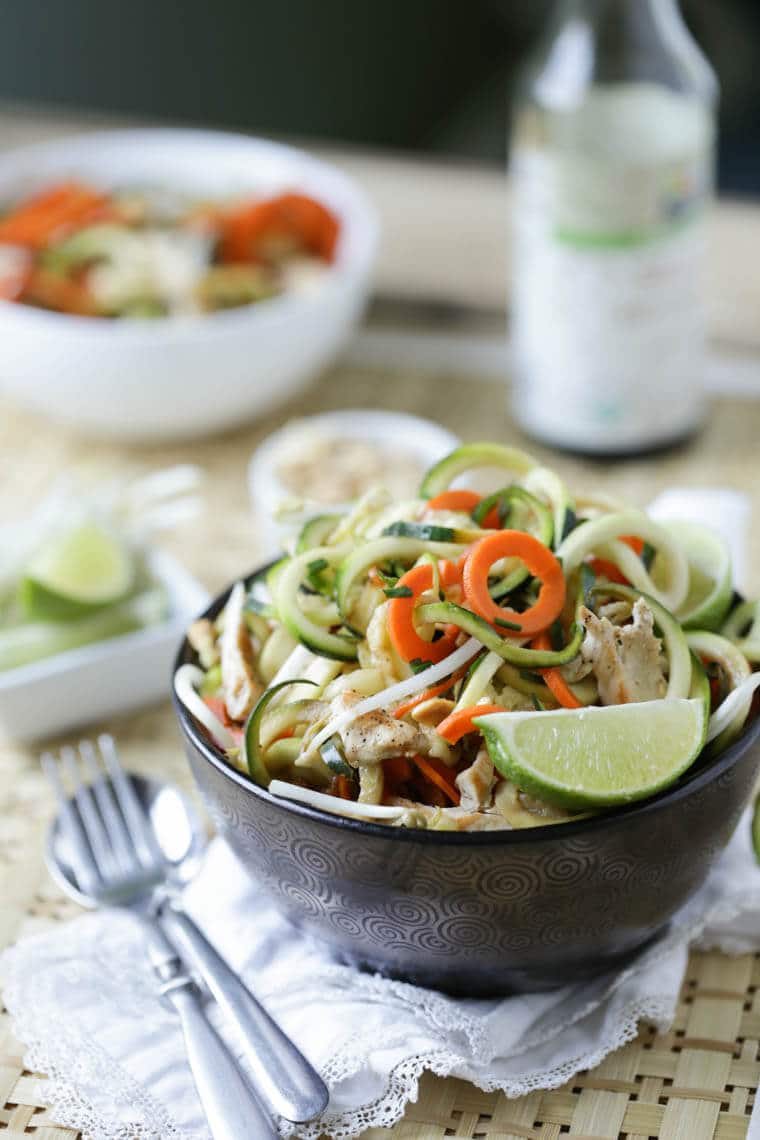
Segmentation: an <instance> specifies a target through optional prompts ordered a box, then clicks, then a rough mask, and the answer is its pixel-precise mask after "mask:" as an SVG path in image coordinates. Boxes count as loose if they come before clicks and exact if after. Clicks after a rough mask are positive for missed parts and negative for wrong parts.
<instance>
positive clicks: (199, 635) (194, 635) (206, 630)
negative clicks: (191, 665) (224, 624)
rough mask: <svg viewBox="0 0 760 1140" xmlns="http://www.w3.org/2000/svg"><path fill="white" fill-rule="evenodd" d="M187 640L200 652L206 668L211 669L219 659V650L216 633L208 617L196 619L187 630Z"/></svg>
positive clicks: (202, 662) (202, 664)
mask: <svg viewBox="0 0 760 1140" xmlns="http://www.w3.org/2000/svg"><path fill="white" fill-rule="evenodd" d="M187 640H188V641H189V642H190V644H191V645H192V647H193V649H194V650H195V652H196V653H197V654H198V660H199V661H200V663H201V666H202V667H203V668H204V669H210V668H211V667H212V666H213V665H216V664H217V663H218V661H219V650H218V649H217V647H216V634H215V633H214V627H213V625H212V624H211V622H210V621H209V620H208V618H199V619H198V621H194V622H193V624H192V625H191V626H190V628H189V630H188V631H187Z"/></svg>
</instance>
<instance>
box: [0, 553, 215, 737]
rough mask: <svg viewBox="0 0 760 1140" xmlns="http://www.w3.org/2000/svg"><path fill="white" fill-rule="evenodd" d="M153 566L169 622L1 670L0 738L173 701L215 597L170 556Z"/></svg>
mask: <svg viewBox="0 0 760 1140" xmlns="http://www.w3.org/2000/svg"><path fill="white" fill-rule="evenodd" d="M149 565H150V567H151V569H152V572H153V574H154V576H155V577H156V579H157V580H158V581H160V582H163V583H164V585H165V586H166V588H167V591H168V594H169V606H170V610H169V617H168V618H167V620H166V621H164V622H162V623H161V624H159V625H154V626H150V627H149V628H147V629H141V630H138V631H137V632H135V633H127V634H123V635H122V636H121V637H112V638H109V639H108V640H107V641H98V642H94V643H93V644H92V645H84V646H81V647H80V648H79V649H70V650H67V651H66V652H65V653H57V654H56V655H55V656H53V657H46V658H45V659H44V660H42V661H35V662H33V663H32V664H30V665H21V666H19V668H17V669H7V670H4V671H3V672H0V733H5V735H6V736H8V737H9V738H10V739H12V740H17V741H20V742H27V743H28V742H32V741H36V740H42V739H44V738H45V737H49V736H52V735H54V734H56V735H57V734H63V733H66V732H70V731H71V730H72V729H75V728H79V727H80V726H84V725H85V724H88V723H90V722H92V721H97V720H104V719H106V718H107V717H110V716H116V715H117V714H119V713H125V712H130V711H131V710H133V709H138V708H141V707H143V706H144V705H149V704H151V703H153V702H156V701H159V700H161V699H163V698H166V697H168V695H169V691H170V685H171V668H172V663H173V661H174V657H175V655H176V653H177V649H178V647H179V645H180V642H181V640H182V637H183V636H184V634H185V631H186V629H187V627H188V625H189V623H190V622H191V621H192V619H193V618H195V617H197V615H198V614H199V613H200V612H201V611H202V610H203V609H204V608H205V606H206V605H207V604H208V600H209V595H208V593H207V592H206V590H204V588H203V587H202V586H201V585H200V583H199V582H197V581H196V580H195V578H193V577H192V576H191V575H190V574H188V572H187V571H186V570H185V569H184V568H183V567H182V566H180V565H179V563H178V562H176V561H175V560H174V559H173V558H170V557H169V556H168V555H166V554H164V553H162V552H158V551H154V552H153V553H152V554H151V555H150V557H149Z"/></svg>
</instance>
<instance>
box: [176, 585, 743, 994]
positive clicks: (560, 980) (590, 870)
mask: <svg viewBox="0 0 760 1140" xmlns="http://www.w3.org/2000/svg"><path fill="white" fill-rule="evenodd" d="M226 598H227V594H226V593H225V594H223V595H222V596H221V597H220V598H218V599H217V600H216V601H215V602H214V603H213V604H212V605H211V607H210V608H209V610H208V611H207V616H214V615H215V614H216V613H217V612H218V611H219V610H220V609H221V608H222V606H223V605H224V603H225V601H226ZM193 659H194V657H193V652H192V650H191V648H190V646H189V645H188V644H187V643H186V642H185V643H184V644H183V646H182V648H181V650H180V654H179V657H178V660H177V666H179V665H181V664H183V663H185V662H187V661H192V660H193ZM175 705H176V708H177V715H178V717H179V722H180V726H181V728H182V732H183V735H184V739H185V747H186V750H187V755H188V757H189V760H190V766H191V768H192V770H193V775H194V776H195V779H196V782H197V784H198V787H199V788H200V791H201V794H202V796H203V799H204V800H205V803H206V806H207V807H208V810H209V812H210V814H211V816H212V818H213V820H214V823H215V824H216V826H217V828H218V830H219V831H220V832H221V834H222V835H224V836H225V838H226V839H227V840H228V842H229V844H230V846H231V847H232V849H233V851H234V852H235V853H236V855H237V856H238V858H239V859H240V861H241V862H242V863H243V865H244V866H245V867H247V868H248V869H249V870H250V872H251V875H252V876H253V877H255V878H256V880H257V881H259V882H261V883H264V884H265V885H266V886H267V888H268V889H269V890H270V891H271V892H272V895H273V896H274V898H275V900H276V902H277V905H278V906H279V907H280V908H281V909H282V911H283V912H284V913H285V914H286V915H287V916H288V917H289V918H290V919H292V920H293V922H295V923H297V924H299V925H300V926H301V927H303V929H305V930H307V931H308V932H309V933H311V934H313V935H316V936H317V937H318V938H320V939H322V940H323V941H324V942H327V943H328V944H329V945H330V946H331V947H332V949H333V950H334V952H335V954H336V956H337V957H338V958H340V959H341V960H343V961H346V962H350V963H352V964H355V965H359V966H362V967H366V968H369V969H372V970H378V971H380V972H381V973H383V974H387V975H390V976H392V977H396V978H403V979H405V980H407V981H410V982H416V983H418V984H420V985H425V986H433V987H436V988H438V989H441V990H445V991H448V992H449V993H461V994H467V995H468V996H470V997H474V996H486V995H495V994H503V993H507V992H510V991H520V990H522V991H525V990H536V989H545V988H549V987H553V986H558V985H564V984H566V983H568V982H571V981H576V980H580V979H583V978H586V977H589V976H591V975H593V974H595V973H598V972H600V971H603V970H607V969H610V968H612V967H613V966H616V965H618V964H620V963H621V962H623V961H624V960H625V959H626V957H628V956H630V955H631V954H633V953H634V952H635V951H636V950H637V949H638V948H639V947H641V946H642V945H644V943H646V942H648V941H649V940H650V939H651V938H653V937H654V936H655V935H656V934H657V933H658V932H660V931H662V930H663V928H664V927H665V926H666V925H667V923H668V921H669V920H670V918H671V917H672V916H673V914H674V913H675V912H676V911H677V910H678V908H679V907H680V906H681V905H682V904H683V903H684V902H686V900H687V899H688V898H689V896H690V895H692V894H693V893H694V891H696V890H697V888H698V887H699V886H700V885H701V884H702V882H703V881H704V879H705V877H706V875H707V873H708V871H709V870H710V868H711V866H712V864H713V863H714V862H715V860H716V858H717V857H718V855H719V854H720V852H721V851H722V850H723V848H724V847H725V846H726V844H727V842H728V840H729V839H730V837H731V835H732V833H733V831H734V829H735V827H736V824H737V822H738V820H739V817H740V815H741V813H742V810H743V808H744V807H745V805H746V803H747V801H748V799H749V797H750V795H751V791H752V787H753V784H754V780H755V775H756V771H757V767H758V762H759V761H760V744H759V740H760V717H756V718H755V720H754V722H753V723H752V724H751V725H750V726H749V727H748V728H747V729H746V730H745V732H744V733H743V734H742V736H741V737H740V738H739V739H738V740H737V741H736V742H735V743H734V744H733V745H731V747H730V748H728V749H727V750H726V751H725V752H724V753H723V754H722V755H721V756H719V757H718V758H717V759H713V760H707V761H702V762H699V761H698V762H697V763H696V764H695V765H694V767H693V768H691V770H690V771H689V772H688V773H687V774H686V776H684V777H683V778H682V779H681V780H679V782H678V783H677V784H675V785H674V786H673V787H672V788H670V789H668V790H667V791H665V792H662V793H661V794H659V795H657V796H653V797H652V798H651V799H649V800H646V801H643V802H641V803H638V804H634V805H632V806H630V807H626V808H620V809H618V810H615V811H611V812H608V813H607V814H606V815H602V816H596V817H595V818H592V819H587V820H581V821H578V822H575V823H566V824H559V825H555V826H552V827H539V828H534V829H531V830H525V831H486V832H475V833H466V832H465V833H458V832H446V831H415V830H404V829H400V828H390V827H388V826H385V825H382V824H370V823H362V822H358V821H355V820H349V819H345V818H341V817H340V816H334V815H328V814H327V813H325V812H322V811H319V810H317V809H314V808H310V807H306V806H303V805H301V804H296V803H292V802H289V801H287V800H282V799H277V798H275V797H274V796H271V795H269V793H268V792H266V791H264V790H263V789H262V788H259V787H257V786H256V785H254V784H252V783H251V782H250V781H249V780H247V779H246V778H245V777H244V776H242V775H241V774H240V773H239V772H237V771H236V770H235V769H233V768H231V767H230V766H229V764H227V762H226V761H225V759H224V756H223V754H222V753H221V752H220V751H219V749H217V748H215V747H214V746H213V745H212V744H211V743H210V742H209V740H208V738H207V737H206V735H205V733H204V731H203V730H202V729H201V728H199V726H198V725H197V724H196V723H195V721H194V720H193V718H192V717H191V716H189V715H188V713H187V712H186V710H185V709H184V707H183V706H181V705H180V704H179V703H178V702H177V701H176V698H175Z"/></svg>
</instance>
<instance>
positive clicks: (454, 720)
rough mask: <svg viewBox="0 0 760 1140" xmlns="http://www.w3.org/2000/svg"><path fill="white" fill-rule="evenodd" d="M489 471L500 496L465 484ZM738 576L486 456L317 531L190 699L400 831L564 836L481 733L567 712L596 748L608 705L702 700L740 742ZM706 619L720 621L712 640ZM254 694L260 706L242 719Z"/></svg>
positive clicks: (306, 778)
mask: <svg viewBox="0 0 760 1140" xmlns="http://www.w3.org/2000/svg"><path fill="white" fill-rule="evenodd" d="M484 468H491V469H493V468H497V469H498V470H499V471H500V473H501V478H500V482H501V483H502V485H501V487H500V488H499V490H497V491H495V492H493V493H491V494H490V495H486V496H483V495H481V494H479V493H478V492H476V491H474V490H471V489H470V488H468V487H462V486H452V484H455V483H456V482H457V481H458V480H460V479H462V478H465V479H467V480H469V479H471V478H472V476H473V474H474V473H477V472H478V471H479V470H480V469H484ZM505 473H506V474H505ZM492 485H493V484H492ZM497 486H499V484H497ZM730 581H731V578H730V559H729V557H728V553H727V551H726V549H725V546H724V545H723V544H722V543H721V542H720V540H719V539H718V538H717V537H716V536H714V535H712V534H711V532H707V531H704V530H702V529H701V528H699V527H695V526H694V525H693V524H683V525H682V526H681V525H679V524H674V525H673V526H670V525H668V526H665V525H663V524H661V523H658V522H655V521H654V520H653V519H651V518H650V517H649V516H648V515H647V514H646V513H645V512H644V511H641V510H635V509H632V508H630V507H626V506H624V505H620V504H619V503H618V502H617V501H612V500H608V499H606V498H605V497H604V496H602V495H598V494H595V495H593V496H588V495H586V496H572V495H571V494H570V492H569V491H568V489H567V488H566V487H565V485H564V483H563V482H562V480H561V479H560V478H559V477H558V476H557V475H556V474H555V473H554V472H553V471H551V470H550V469H549V468H547V467H543V466H540V465H539V464H538V463H537V462H536V461H535V460H534V459H532V457H531V456H529V455H527V454H526V453H525V452H521V451H518V450H516V449H514V448H505V447H501V446H500V445H497V444H467V445H465V446H464V447H462V448H459V449H457V451H455V452H454V453H453V454H452V455H450V456H448V457H447V458H446V459H444V460H442V461H441V462H440V463H438V464H436V466H435V467H434V468H432V470H431V471H430V472H429V473H428V474H427V475H426V477H425V479H424V480H423V483H422V486H421V488H420V494H419V497H418V498H417V499H410V500H406V501H404V502H400V503H394V502H393V501H392V500H391V499H390V497H389V496H388V495H387V493H385V492H383V491H382V490H373V491H371V492H369V493H368V494H366V495H365V496H363V498H362V499H361V500H360V501H359V502H357V503H356V504H355V505H354V506H353V507H351V508H350V509H348V510H346V511H345V512H344V513H343V514H337V513H331V514H324V515H319V516H315V517H313V518H311V519H307V521H306V522H305V523H304V524H303V525H302V528H301V531H300V534H299V536H298V538H297V540H296V542H295V547H294V550H293V553H292V554H290V555H288V556H286V557H284V558H282V559H280V560H279V561H278V562H277V563H276V564H275V565H274V566H272V567H271V568H269V569H268V570H266V571H263V572H261V573H259V574H258V575H256V576H255V577H254V578H253V579H252V580H251V581H250V582H249V583H248V584H247V589H248V594H247V603H246V609H245V611H244V617H245V621H244V622H243V624H242V626H241V627H240V628H235V626H234V621H235V614H236V613H239V605H238V608H237V610H236V609H234V608H232V607H231V608H230V609H229V610H226V611H223V613H222V614H221V616H220V618H219V619H217V620H216V622H215V623H209V628H208V629H207V630H205V638H204V644H205V645H206V647H207V648H208V644H209V634H210V636H211V641H212V649H213V650H214V652H212V654H211V655H210V656H209V661H211V660H212V658H214V660H213V663H212V664H210V665H209V668H208V670H206V671H204V670H201V669H200V668H198V667H196V666H195V665H185V666H183V667H182V668H181V669H180V670H179V671H178V673H177V676H176V678H175V688H176V691H177V694H178V696H179V698H180V700H181V701H182V702H183V703H184V704H185V706H186V708H187V710H188V712H189V713H190V715H191V716H192V717H193V718H194V719H195V720H196V721H198V723H199V724H200V725H201V727H202V729H203V730H204V731H205V732H206V733H207V735H208V736H209V738H210V739H211V741H212V742H213V743H214V744H215V745H216V746H217V747H219V748H221V749H222V750H223V751H224V752H226V755H227V756H228V758H229V760H230V762H231V763H234V764H235V765H236V766H237V767H238V768H240V769H241V770H245V771H248V772H249V773H250V775H251V778H252V779H253V780H254V781H255V782H257V783H259V784H261V785H263V786H270V789H271V790H273V791H275V792H276V794H278V795H284V796H289V797H290V798H293V799H297V800H299V801H301V802H303V803H307V804H310V805H311V806H312V807H317V808H320V809H323V810H328V811H332V812H337V813H338V814H344V815H349V816H353V817H355V818H362V819H369V820H382V821H385V822H387V823H389V824H391V825H394V826H399V825H401V826H409V827H429V828H432V829H436V830H440V829H443V830H447V829H448V830H458V829H470V828H480V827H493V826H503V827H524V826H544V825H546V824H549V823H551V824H552V825H556V824H559V823H561V822H563V821H565V820H566V819H568V818H570V817H569V815H568V813H567V812H566V811H563V810H560V809H559V808H558V807H557V805H556V803H554V801H552V802H549V800H550V799H551V795H550V792H548V791H547V792H545V794H546V796H547V797H548V799H547V802H543V801H542V799H541V797H540V796H538V797H537V796H536V795H535V794H534V795H532V796H529V795H527V794H524V789H521V788H520V787H519V786H517V785H515V783H514V781H513V777H512V776H511V775H510V777H509V779H507V778H506V777H505V775H504V774H503V771H504V767H505V765H506V762H505V764H504V765H501V767H500V764H501V761H499V762H498V763H496V767H494V761H496V759H497V758H496V756H495V755H494V756H493V757H492V754H491V751H490V738H488V737H487V735H486V734H485V733H484V731H483V729H482V724H481V722H484V723H487V720H488V717H489V716H490V715H491V714H493V713H497V714H499V715H501V714H505V715H506V716H507V717H509V715H510V713H514V714H516V715H517V716H519V717H522V718H525V717H528V718H531V717H532V716H534V715H535V716H537V717H540V716H542V715H543V714H544V713H545V712H547V711H552V712H556V711H557V710H559V711H560V712H561V714H562V716H561V723H562V724H565V723H570V722H571V721H572V720H573V718H577V727H576V730H575V731H577V732H578V733H579V736H578V739H579V740H582V739H583V725H584V724H585V723H586V721H585V720H584V715H585V711H586V710H590V711H592V712H593V710H594V708H595V707H597V706H599V705H602V704H608V705H609V704H624V703H628V702H631V701H652V702H658V705H659V707H660V708H663V705H662V702H663V701H679V702H680V703H681V705H683V704H684V702H688V703H689V704H690V705H692V706H694V707H695V708H698V709H699V710H700V716H701V717H702V721H703V724H704V723H706V722H707V717H708V712H710V713H711V714H712V715H711V717H710V720H709V726H708V733H707V735H708V740H709V741H710V744H709V747H710V749H711V750H712V751H719V750H721V749H722V748H724V747H725V746H726V745H727V744H728V743H730V741H731V740H732V739H735V737H736V735H737V734H738V733H739V732H741V731H742V729H743V727H744V724H745V723H746V720H747V717H748V716H749V714H750V710H751V707H752V701H753V693H754V689H755V686H756V685H758V684H760V682H758V676H760V674H757V673H753V671H752V666H753V664H756V663H758V662H760V604H758V603H756V602H743V603H740V604H739V605H736V606H734V608H733V610H732V611H731V612H730V613H729V614H728V616H726V611H727V610H728V608H729V607H730V605H731V591H730ZM241 588H242V587H237V589H236V591H235V595H234V596H235V598H236V599H237V600H238V602H239V599H240V591H241ZM701 619H704V621H705V623H706V624H707V625H709V626H710V628H705V629H700V628H692V627H693V626H695V625H698V623H699V621H700V620H701ZM719 628H720V629H721V632H720V633H719V632H716V630H717V629H719ZM241 678H242V680H243V681H244V682H245V683H244V684H241V683H240V682H241ZM240 692H251V693H254V694H256V699H255V702H253V707H252V708H250V709H249V711H248V716H247V719H246V720H245V721H243V720H238V721H237V723H236V722H230V720H229V717H227V716H223V715H222V714H224V713H225V710H226V707H227V706H226V697H227V694H228V693H237V694H239V693H240ZM710 703H711V704H712V708H711V709H710V710H708V705H709V704H710ZM587 719H588V718H587ZM510 723H512V724H514V723H516V722H515V721H514V720H511V721H510ZM521 723H522V722H521ZM534 723H536V722H533V721H532V720H530V724H534ZM546 723H547V724H553V723H554V722H546ZM552 731H553V730H552ZM241 739H242V741H243V744H242V747H241V743H240V741H241ZM700 739H702V735H701V734H700V735H697V736H696V745H695V747H696V748H697V749H698V748H699V741H700ZM502 759H503V758H502ZM687 760H688V756H687ZM681 770H682V769H679V771H681ZM674 778H675V777H674ZM525 779H526V781H527V780H528V777H527V776H526V777H525ZM270 781H272V782H271V783H270ZM528 786H529V784H526V787H528ZM534 792H535V789H534ZM557 802H559V801H557ZM597 807H598V805H597Z"/></svg>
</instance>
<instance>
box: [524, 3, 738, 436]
mask: <svg viewBox="0 0 760 1140" xmlns="http://www.w3.org/2000/svg"><path fill="white" fill-rule="evenodd" d="M717 94H718V89H717V82H716V80H715V78H714V75H713V72H712V70H711V69H710V67H709V65H708V63H707V62H706V60H705V59H704V57H703V56H702V54H701V53H700V51H699V49H698V48H697V46H696V44H695V42H694V41H693V40H692V38H691V36H690V34H689V32H688V30H687V28H686V26H685V24H684V23H683V20H682V18H681V14H680V12H679V9H678V4H677V0H560V3H559V4H558V6H557V8H556V10H555V13H554V18H553V21H552V24H551V26H550V28H549V30H548V34H547V36H546V38H545V40H544V42H543V45H542V47H541V49H540V50H539V52H538V54H537V56H536V58H535V59H534V60H533V62H532V64H530V65H529V67H528V70H527V72H526V76H525V79H524V84H523V88H522V96H521V97H520V98H519V100H518V103H517V106H516V109H515V114H514V126H513V135H512V152H511V173H512V180H513V186H514V248H513V256H514V266H513V268H514V271H513V296H512V301H513V308H512V330H513V346H514V374H515V375H514V387H513V412H514V415H515V417H516V419H517V421H518V422H519V423H520V424H521V426H522V427H523V428H524V430H525V431H527V432H528V433H529V434H531V435H533V436H535V437H537V438H538V439H541V440H542V441H544V442H547V443H550V444H553V445H555V446H559V447H563V448H569V449H571V450H573V451H578V452H583V453H589V454H598V455H614V454H626V453H628V454H631V453H636V452H640V451H645V450H649V449H651V448H655V447H660V446H666V445H668V444H670V443H674V442H677V441H679V440H681V439H683V438H685V437H687V436H688V435H689V434H690V433H691V432H693V431H694V430H695V429H696V428H697V427H698V426H699V423H700V420H701V417H702V412H703V399H702V374H703V370H704V353H705V315H704V308H703V303H702V285H703V276H704V253H705V248H704V247H705V218H706V212H707V206H708V203H709V200H710V197H711V193H712V186H713V168H714V150H715V108H716V103H717Z"/></svg>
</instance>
